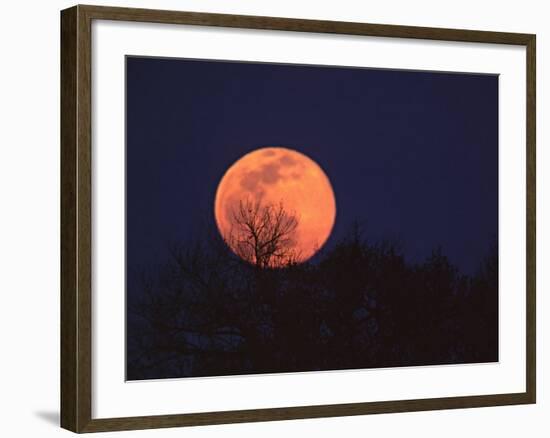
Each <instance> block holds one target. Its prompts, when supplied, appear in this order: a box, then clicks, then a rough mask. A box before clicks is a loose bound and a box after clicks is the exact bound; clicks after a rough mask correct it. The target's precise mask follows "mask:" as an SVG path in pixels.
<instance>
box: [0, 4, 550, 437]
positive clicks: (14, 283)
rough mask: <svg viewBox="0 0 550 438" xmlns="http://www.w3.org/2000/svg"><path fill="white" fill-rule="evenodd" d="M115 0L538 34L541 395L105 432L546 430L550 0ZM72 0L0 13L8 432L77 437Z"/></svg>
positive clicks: (1, 412)
mask: <svg viewBox="0 0 550 438" xmlns="http://www.w3.org/2000/svg"><path fill="white" fill-rule="evenodd" d="M90 3H96V4H108V5H112V6H135V7H149V8H159V9H178V10H194V11H205V12H225V13H235V14H253V15H272V16H285V17H296V18H316V19H328V20H342V21H363V22H372V23H390V24H409V25H421V26H437V27H455V28H469V29H484V30H497V31H511V32H528V33H536V34H537V45H538V50H537V64H538V65H537V80H538V84H537V85H538V92H537V98H538V115H537V123H538V135H537V142H538V147H537V149H538V153H537V154H538V156H537V160H538V166H537V167H538V178H537V187H538V199H537V203H538V205H537V207H538V208H537V210H538V218H537V221H538V230H537V235H538V248H537V253H538V254H537V258H538V276H537V277H538V279H537V280H538V281H537V283H538V284H537V288H538V303H537V305H538V347H539V360H538V368H539V374H538V391H539V396H538V400H539V402H538V404H537V405H535V406H513V407H498V408H482V409H467V410H457V411H440V412H423V413H408V414H391V415H378V416H365V417H347V418H337V419H320V420H299V421H284V422H272V423H256V424H242V425H230V426H207V427H196V428H187V429H184V430H181V429H169V430H163V431H141V432H126V433H117V434H116V435H115V434H114V433H113V434H105V436H120V437H123V436H143V437H147V436H149V437H152V436H155V437H169V436H181V434H182V433H185V434H186V436H188V437H219V436H224V437H227V436H234V437H246V436H250V437H253V436H262V437H279V436H281V435H288V436H304V435H317V436H327V437H328V436H336V435H340V436H344V435H345V436H346V437H354V436H358V437H359V436H361V437H363V436H365V435H367V434H369V435H370V436H387V437H393V436H400V435H407V436H410V437H414V436H422V437H432V436H433V437H439V436H446V437H464V436H483V435H485V434H486V435H487V436H505V437H508V436H509V437H516V436H531V437H542V436H547V435H546V434H547V433H548V432H546V433H545V432H544V431H543V427H544V426H546V427H545V428H546V429H548V419H547V415H548V414H550V398H549V396H548V391H549V390H550V388H549V384H548V382H550V381H548V380H547V379H545V374H544V370H543V368H544V366H545V365H546V366H548V363H550V362H549V360H548V359H549V357H548V355H549V351H550V349H543V348H542V344H543V342H544V339H545V338H546V335H548V330H549V327H550V326H549V325H548V324H546V323H545V320H544V316H545V315H546V314H547V313H548V310H549V309H548V305H547V300H546V299H545V296H544V293H545V289H547V288H548V281H549V276H548V274H546V275H545V273H544V272H543V271H544V270H545V268H546V269H547V270H549V269H550V266H549V265H548V263H545V259H546V257H545V256H546V255H548V251H549V249H550V248H549V244H550V241H549V233H547V232H546V230H545V228H544V222H547V221H548V220H549V217H550V209H549V206H548V203H547V202H545V197H546V194H547V192H548V189H549V187H548V184H549V182H548V181H549V180H550V178H548V177H546V176H545V175H544V174H543V169H550V162H549V160H550V154H548V153H545V151H544V148H543V145H544V144H545V143H546V139H547V137H548V135H547V129H545V128H546V126H544V121H545V120H546V121H548V115H547V114H546V112H547V105H548V103H549V102H550V91H549V90H550V88H549V87H548V86H547V83H546V80H545V79H547V78H549V77H550V66H549V63H548V62H549V61H548V54H549V50H548V45H549V44H550V43H549V40H550V28H549V27H548V23H549V22H550V13H549V11H548V10H547V9H546V6H545V4H546V3H547V2H544V1H540V0H539V1H535V0H523V1H521V2H518V1H514V2H510V1H505V0H500V1H496V0H495V1H481V0H460V1H453V2H442V1H435V0H434V1H429V0H415V1H410V0H401V1H397V0H386V1H376V2H367V1H352V0H338V1H334V0H330V1H325V0H316V1H306V0H301V1H300V0H294V1H292V0H276V1H275V0H274V1H269V2H266V1H264V2H260V1H253V0H232V1H224V0H202V1H201V0H182V1H170V0H157V1H152V0H150V1H145V0H142V1H137V0H122V1H118V0H111V1H108V2H105V3H104V2H90ZM72 5H73V3H72V2H69V1H61V0H55V1H25V2H16V1H11V2H3V4H2V8H1V13H0V33H1V38H0V48H1V52H0V53H1V54H2V57H1V58H0V115H1V118H0V120H1V122H0V200H1V204H0V205H1V210H0V211H1V213H0V279H1V282H0V292H1V295H0V296H1V297H2V301H0V358H1V359H0V430H1V431H2V432H1V434H2V435H3V436H9V437H17V436H29V437H41V438H47V437H50V436H61V435H65V436H68V435H69V432H67V431H63V430H61V429H59V428H58V425H57V422H58V416H59V410H58V405H59V377H58V376H59V372H58V370H59V10H60V9H63V8H66V7H69V6H72Z"/></svg>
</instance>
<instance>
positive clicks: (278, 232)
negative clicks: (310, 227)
mask: <svg viewBox="0 0 550 438" xmlns="http://www.w3.org/2000/svg"><path fill="white" fill-rule="evenodd" d="M297 227H298V219H297V218H296V216H295V215H294V214H291V213H289V212H287V211H286V210H285V209H284V207H283V204H282V202H281V203H279V204H278V205H273V204H263V203H262V201H261V199H260V200H251V199H245V200H244V201H243V200H240V201H239V205H238V207H236V208H235V209H234V210H233V211H232V215H231V232H230V234H229V237H228V243H229V246H230V247H231V248H232V249H233V250H234V251H235V252H236V254H237V255H238V256H239V257H241V258H242V259H243V260H246V261H247V262H249V263H251V264H253V265H255V266H257V267H259V268H268V267H269V268H274V267H281V266H285V265H288V264H290V263H293V262H295V261H296V260H297V258H298V251H297V250H296V229H297Z"/></svg>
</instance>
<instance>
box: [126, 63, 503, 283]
mask: <svg viewBox="0 0 550 438" xmlns="http://www.w3.org/2000/svg"><path fill="white" fill-rule="evenodd" d="M265 146H284V147H288V148H292V149H296V150H298V151H300V152H302V153H304V154H306V155H308V156H309V157H311V158H312V159H314V160H315V161H316V162H317V163H318V164H319V165H320V166H321V167H322V168H323V169H324V170H325V172H326V173H327V175H328V176H329V178H330V180H331V182H332V185H333V188H334V191H335V195H336V203H337V217H336V224H335V227H334V230H333V233H332V236H331V238H330V239H329V241H328V243H327V247H328V248H330V246H331V245H334V243H335V242H337V241H338V240H339V239H341V238H342V237H344V236H345V234H346V233H347V232H348V231H349V229H350V226H351V224H352V223H353V221H355V220H359V221H360V222H361V223H362V224H363V226H364V231H365V234H366V236H367V238H368V239H369V240H372V241H376V240H378V239H392V240H397V241H398V242H400V243H401V247H402V249H403V252H404V253H405V255H406V257H407V259H408V260H409V261H411V262H421V261H423V260H424V259H425V258H426V257H427V256H429V255H430V254H431V251H432V249H434V248H435V247H436V246H438V245H441V248H442V251H443V253H444V254H446V255H447V256H448V257H449V258H450V260H451V262H452V263H454V264H456V266H457V267H458V268H459V269H460V270H461V271H462V272H464V273H473V272H475V270H476V269H477V267H478V265H479V263H480V261H481V260H482V258H483V257H484V256H485V255H486V254H487V252H488V248H489V245H490V242H491V241H492V240H493V239H495V237H496V236H497V234H498V77H497V76H491V75H477V74H448V73H429V72H417V71H400V70H399V71H397V70H396V71H393V70H371V69H360V68H343V67H318V66H296V65H280V64H257V63H237V62H212V61H197V60H179V59H157V58H136V57H128V58H127V262H128V267H129V268H133V267H137V266H141V265H149V264H156V263H162V262H163V261H164V259H165V258H166V257H167V246H168V244H170V243H173V242H177V241H181V240H185V239H187V238H189V237H190V236H191V235H192V234H193V233H197V232H198V231H199V230H200V229H201V226H203V225H204V223H205V220H206V221H213V203H214V194H215V190H216V187H217V184H218V182H219V181H220V178H221V177H222V175H223V174H224V172H225V171H226V170H227V168H228V167H229V166H230V165H231V164H232V163H234V162H235V161H236V160H237V159H238V158H240V157H241V156H243V155H244V154H245V153H247V152H249V151H252V150H254V149H257V148H260V147H265Z"/></svg>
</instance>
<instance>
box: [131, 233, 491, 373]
mask: <svg viewBox="0 0 550 438" xmlns="http://www.w3.org/2000/svg"><path fill="white" fill-rule="evenodd" d="M141 277H142V278H141V280H140V286H139V290H135V291H132V293H129V294H128V332H127V333H128V345H127V348H128V351H127V353H128V355H127V359H128V360H127V377H128V379H130V380H136V379H152V378H169V377H191V376H194V377H197V376H214V375H231V374H256V373H279V372H296V371H312V370H336V369H351V368H377V367H395V366H412V365H435V364H453V363H470V362H492V361H497V360H498V258H497V249H496V247H494V248H492V250H491V252H490V254H489V255H488V257H487V259H486V260H485V262H484V263H483V265H482V266H481V267H480V269H479V272H478V273H477V274H476V275H474V276H466V275H462V274H461V273H460V272H458V270H457V269H456V268H455V267H454V266H453V265H452V264H451V263H450V262H449V260H448V259H447V257H445V255H444V254H443V253H442V252H441V250H440V249H438V250H435V251H434V252H433V253H432V255H431V257H429V258H428V259H427V260H426V261H425V262H424V263H422V264H417V265H411V264H407V263H406V262H405V259H404V256H403V254H402V253H401V252H400V251H399V250H398V249H397V248H396V247H395V246H394V245H392V244H391V243H377V244H371V243H369V242H368V241H367V240H365V239H364V238H363V237H362V236H361V233H360V232H359V231H358V230H357V228H354V230H353V232H352V233H350V236H349V237H348V238H346V239H344V240H343V241H342V242H340V243H339V244H338V245H336V246H335V247H334V248H333V249H332V250H331V251H329V252H326V253H324V254H322V255H321V256H320V257H319V260H318V261H316V262H315V263H313V262H307V263H302V264H296V263H289V264H288V266H286V267H283V268H278V269H271V268H265V267H263V268H262V267H259V266H257V265H252V264H249V263H246V262H244V261H242V260H241V259H240V258H238V257H236V256H235V255H234V254H233V253H232V252H231V251H230V250H229V249H228V247H227V246H226V245H225V243H224V242H223V241H222V240H221V239H220V238H219V237H218V235H217V233H212V235H211V236H209V238H207V239H200V240H197V242H195V243H193V244H191V245H182V246H180V247H177V248H173V250H172V253H171V260H170V262H169V263H168V264H167V265H166V266H164V267H162V269H159V270H158V271H157V272H155V274H154V275H149V276H147V275H141ZM134 283H136V282H131V284H134Z"/></svg>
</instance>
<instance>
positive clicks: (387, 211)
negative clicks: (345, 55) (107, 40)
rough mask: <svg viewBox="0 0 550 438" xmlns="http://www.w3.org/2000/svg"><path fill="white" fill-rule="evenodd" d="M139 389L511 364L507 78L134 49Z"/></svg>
mask: <svg viewBox="0 0 550 438" xmlns="http://www.w3.org/2000/svg"><path fill="white" fill-rule="evenodd" d="M124 62H125V105H126V109H125V111H126V114H125V118H126V127H125V137H126V138H125V172H126V181H125V203H126V205H125V232H126V237H125V245H126V246H125V257H126V262H125V263H126V264H125V267H126V268H125V269H126V272H125V287H126V291H125V294H126V299H125V303H126V304H125V306H126V308H125V312H126V334H125V336H126V352H125V355H126V379H127V380H128V381H133V380H149V379H169V378H194V377H213V376H234V375H254V374H266V373H272V374H276V373H298V372H300V373H303V372H326V371H344V370H358V369H378V368H388V367H419V366H444V365H456V364H481V363H495V362H498V361H499V75H498V74H489V73H478V72H439V71H422V70H405V69H387V68H386V69H380V68H370V67H369V68H365V67H357V66H350V67H347V66H333V65H305V64H283V63H269V62H257V61H255V62H252V61H227V60H221V59H220V60H211V59H210V60H202V59H188V58H167V57H148V56H133V55H127V56H126V57H125V61H124Z"/></svg>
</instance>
